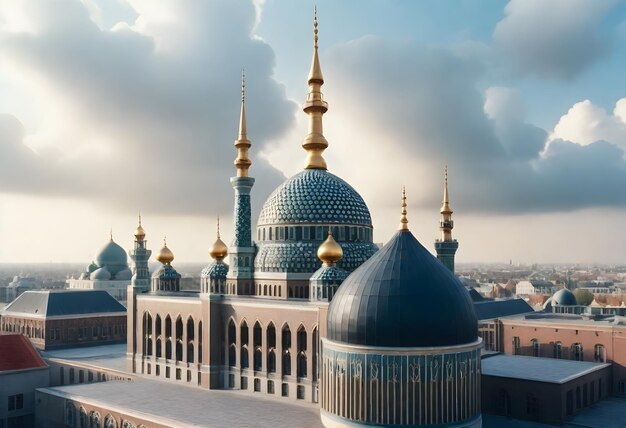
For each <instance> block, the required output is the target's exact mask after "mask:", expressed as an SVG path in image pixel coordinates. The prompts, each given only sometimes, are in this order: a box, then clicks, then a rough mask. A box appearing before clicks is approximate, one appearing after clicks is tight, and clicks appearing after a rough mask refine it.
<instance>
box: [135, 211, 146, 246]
mask: <svg viewBox="0 0 626 428" xmlns="http://www.w3.org/2000/svg"><path fill="white" fill-rule="evenodd" d="M145 237H146V232H145V230H143V227H141V212H140V213H139V225H138V226H137V229H135V239H137V241H143V239H144V238H145Z"/></svg>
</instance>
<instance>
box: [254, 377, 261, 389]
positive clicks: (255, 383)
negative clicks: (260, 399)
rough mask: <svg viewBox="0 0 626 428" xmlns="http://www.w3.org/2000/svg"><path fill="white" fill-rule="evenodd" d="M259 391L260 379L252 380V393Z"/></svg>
mask: <svg viewBox="0 0 626 428" xmlns="http://www.w3.org/2000/svg"><path fill="white" fill-rule="evenodd" d="M260 391H261V379H256V378H255V379H254V392H260Z"/></svg>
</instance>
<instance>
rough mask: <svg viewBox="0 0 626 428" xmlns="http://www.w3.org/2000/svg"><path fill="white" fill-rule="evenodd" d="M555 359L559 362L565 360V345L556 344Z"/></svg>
mask: <svg viewBox="0 0 626 428" xmlns="http://www.w3.org/2000/svg"><path fill="white" fill-rule="evenodd" d="M554 358H556V359H559V360H560V359H561V358H563V345H561V342H556V343H555V344H554Z"/></svg>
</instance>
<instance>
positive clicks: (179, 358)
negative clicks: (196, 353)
mask: <svg viewBox="0 0 626 428" xmlns="http://www.w3.org/2000/svg"><path fill="white" fill-rule="evenodd" d="M182 360H183V341H182V340H180V339H178V340H176V361H182Z"/></svg>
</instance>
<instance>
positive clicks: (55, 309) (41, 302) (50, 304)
mask: <svg viewBox="0 0 626 428" xmlns="http://www.w3.org/2000/svg"><path fill="white" fill-rule="evenodd" d="M3 312H4V313H21V314H30V315H41V316H48V317H50V316H63V315H88V314H97V313H111V312H119V313H120V314H124V313H126V308H125V307H124V306H123V305H122V304H121V303H120V302H118V301H117V300H115V299H114V298H113V296H111V295H110V294H109V293H108V292H106V291H104V290H39V291H26V292H25V293H23V294H21V295H20V296H19V297H18V298H17V299H15V300H14V301H13V302H11V303H10V304H9V305H8V306H7V307H6V308H4V310H3Z"/></svg>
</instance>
